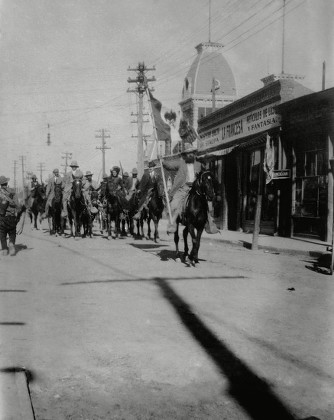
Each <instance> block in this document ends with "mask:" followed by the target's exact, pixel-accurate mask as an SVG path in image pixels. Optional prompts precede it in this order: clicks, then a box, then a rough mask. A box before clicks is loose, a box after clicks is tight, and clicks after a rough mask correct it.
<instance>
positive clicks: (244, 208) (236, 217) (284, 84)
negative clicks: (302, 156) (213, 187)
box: [198, 78, 310, 236]
mask: <svg viewBox="0 0 334 420" xmlns="http://www.w3.org/2000/svg"><path fill="white" fill-rule="evenodd" d="M265 83H266V85H265V86H264V87H263V88H262V89H260V90H258V91H256V92H254V93H252V94H251V95H248V96H246V97H244V98H242V99H240V100H238V101H235V102H234V103H232V104H230V105H228V106H226V107H224V108H222V109H219V110H217V111H216V112H214V113H212V114H211V115H208V116H206V117H204V118H202V119H201V120H199V122H198V133H199V136H200V140H199V146H198V151H199V156H200V157H201V158H202V159H203V160H204V161H205V162H206V163H207V165H208V166H209V167H210V168H211V169H212V170H213V172H214V174H215V177H216V179H217V181H218V184H219V185H218V194H217V198H216V202H215V205H214V209H215V218H216V222H217V224H218V225H219V226H220V228H224V229H230V230H239V229H242V230H244V231H249V232H251V231H252V230H253V229H254V220H255V210H256V204H257V201H258V200H261V203H262V205H261V223H260V232H262V233H266V234H280V235H286V236H289V235H290V229H291V228H290V225H289V223H287V222H286V220H287V219H288V220H289V219H290V213H291V211H290V208H289V203H291V178H290V177H289V174H290V173H289V171H285V172H282V170H287V169H288V159H287V156H288V150H287V147H286V146H285V143H284V142H282V140H281V136H280V116H279V115H278V114H277V112H276V106H277V105H279V104H280V103H282V102H285V101H287V100H289V99H292V98H295V97H297V96H302V95H306V94H308V93H310V90H309V89H307V88H305V87H304V86H302V85H301V84H300V83H298V82H296V81H295V80H293V79H282V80H275V81H272V80H271V79H270V78H267V79H266V80H265ZM282 173H283V174H285V175H286V176H285V177H283V176H280V174H281V175H282Z"/></svg>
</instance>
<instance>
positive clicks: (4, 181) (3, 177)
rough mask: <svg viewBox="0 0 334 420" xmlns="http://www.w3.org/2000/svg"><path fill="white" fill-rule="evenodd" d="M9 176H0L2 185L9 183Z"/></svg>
mask: <svg viewBox="0 0 334 420" xmlns="http://www.w3.org/2000/svg"><path fill="white" fill-rule="evenodd" d="M8 181H9V178H6V177H5V176H4V175H1V176H0V185H3V184H7V182H8Z"/></svg>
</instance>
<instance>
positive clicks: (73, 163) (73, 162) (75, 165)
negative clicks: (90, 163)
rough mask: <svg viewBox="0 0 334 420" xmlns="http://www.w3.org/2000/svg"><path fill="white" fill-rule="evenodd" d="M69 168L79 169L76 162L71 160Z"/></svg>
mask: <svg viewBox="0 0 334 420" xmlns="http://www.w3.org/2000/svg"><path fill="white" fill-rule="evenodd" d="M70 166H71V168H73V167H76V168H79V165H78V162H77V161H76V160H72V162H71V164H70Z"/></svg>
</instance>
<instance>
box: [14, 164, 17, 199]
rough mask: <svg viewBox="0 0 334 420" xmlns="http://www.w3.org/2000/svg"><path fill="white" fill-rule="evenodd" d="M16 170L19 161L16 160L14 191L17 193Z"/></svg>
mask: <svg viewBox="0 0 334 420" xmlns="http://www.w3.org/2000/svg"><path fill="white" fill-rule="evenodd" d="M16 170H17V160H14V190H15V192H17V184H16Z"/></svg>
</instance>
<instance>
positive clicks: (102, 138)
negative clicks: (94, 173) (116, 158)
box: [95, 128, 111, 177]
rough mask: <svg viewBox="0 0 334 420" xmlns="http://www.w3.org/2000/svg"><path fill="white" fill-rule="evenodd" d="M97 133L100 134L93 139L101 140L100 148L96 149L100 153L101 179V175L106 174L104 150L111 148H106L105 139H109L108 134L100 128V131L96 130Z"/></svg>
mask: <svg viewBox="0 0 334 420" xmlns="http://www.w3.org/2000/svg"><path fill="white" fill-rule="evenodd" d="M97 132H98V133H101V134H99V135H97V134H96V135H95V138H97V139H101V147H97V146H96V149H99V150H101V151H102V177H103V175H104V174H105V173H106V156H105V150H106V149H111V147H107V146H106V141H105V139H110V136H109V134H106V133H107V130H105V129H104V128H102V130H98V131H97Z"/></svg>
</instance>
